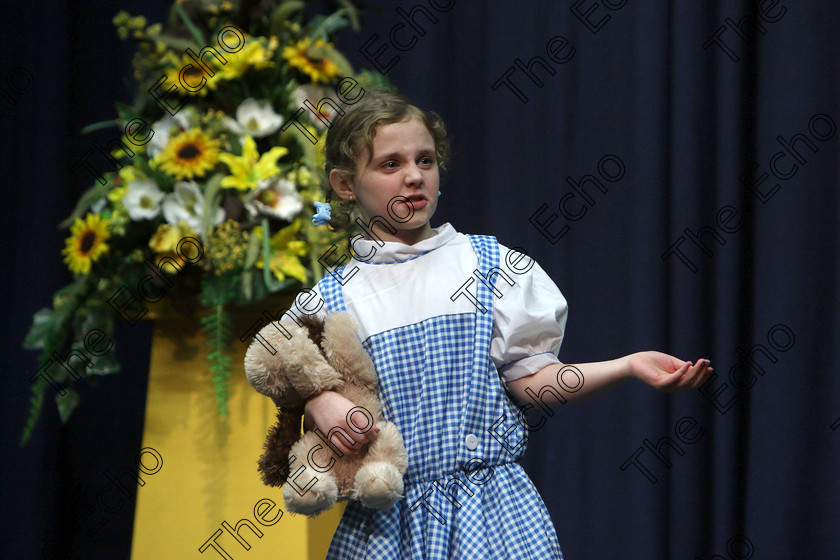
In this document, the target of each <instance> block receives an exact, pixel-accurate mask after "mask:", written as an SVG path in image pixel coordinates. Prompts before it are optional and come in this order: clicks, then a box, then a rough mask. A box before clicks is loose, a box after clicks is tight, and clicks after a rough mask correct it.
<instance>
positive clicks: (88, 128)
mask: <svg viewBox="0 0 840 560" xmlns="http://www.w3.org/2000/svg"><path fill="white" fill-rule="evenodd" d="M112 126H120V121H119V120H117V119H111V120H108V121H99V122H96V123H93V124H89V125H87V126H86V127H84V128H83V129H82V130H81V133H82V134H88V133H90V132H94V131H96V130H102V129H103V128H110V127H112Z"/></svg>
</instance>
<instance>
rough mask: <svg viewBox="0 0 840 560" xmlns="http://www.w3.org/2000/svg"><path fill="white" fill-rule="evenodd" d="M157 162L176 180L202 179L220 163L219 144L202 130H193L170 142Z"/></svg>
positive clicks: (156, 158) (156, 159)
mask: <svg viewBox="0 0 840 560" xmlns="http://www.w3.org/2000/svg"><path fill="white" fill-rule="evenodd" d="M155 161H156V163H158V164H159V165H160V167H161V169H163V170H164V171H166V172H167V173H169V174H170V175H172V176H174V177H175V178H176V179H179V180H184V179H193V178H196V177H202V176H204V174H205V173H207V172H208V171H210V170H211V169H213V166H214V165H216V163H217V162H218V161H219V143H218V141H216V140H213V139H212V138H210V136H209V135H208V134H207V133H206V132H204V131H203V130H201V129H200V128H191V129H190V130H187V131H185V132H182V133H181V134H179V135H178V136H176V137H175V138H173V139H172V140H170V141H169V144H167V145H166V147H165V148H164V149H163V151H162V152H161V153H160V154H159V155H158V156H157V157H155Z"/></svg>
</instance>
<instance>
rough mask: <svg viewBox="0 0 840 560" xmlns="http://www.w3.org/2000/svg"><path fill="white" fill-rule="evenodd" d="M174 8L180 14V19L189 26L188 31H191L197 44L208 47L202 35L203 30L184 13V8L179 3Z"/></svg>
mask: <svg viewBox="0 0 840 560" xmlns="http://www.w3.org/2000/svg"><path fill="white" fill-rule="evenodd" d="M174 7H175V13H177V14H178V17H180V18H181V21H183V22H184V25H186V26H187V29H189V31H190V35H192V36H193V39H195V42H196V43H198V44H199V45H206V44H207V43H206V42H205V41H204V35H202V33H201V30H200V29H199V28H198V27H196V26H195V24H194V23H193V22H192V20H191V19H190V16H188V15H187V12H185V11H184V8H183V6H181V4H180V3H179V2H176V3H175V6H174Z"/></svg>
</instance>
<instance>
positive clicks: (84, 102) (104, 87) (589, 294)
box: [0, 0, 840, 559]
mask: <svg viewBox="0 0 840 560" xmlns="http://www.w3.org/2000/svg"><path fill="white" fill-rule="evenodd" d="M120 7H123V8H125V9H127V10H129V11H131V12H132V13H142V14H144V15H146V16H147V17H149V18H150V19H152V20H155V19H157V20H160V19H161V18H162V17H163V14H164V13H165V11H166V7H167V6H166V3H164V2H122V3H121V5H120ZM117 9H118V7H116V6H114V5H113V4H112V3H108V2H101V3H84V4H82V3H79V4H78V5H77V4H69V5H66V4H65V5H61V4H59V3H37V2H36V3H32V4H21V5H19V6H17V7H15V8H12V9H10V10H8V11H7V14H6V17H5V18H3V21H2V25H3V26H4V30H5V33H4V37H5V38H6V41H5V42H4V52H5V53H6V54H5V56H4V57H3V61H2V64H0V94H2V95H0V102H2V106H0V111H2V114H1V115H0V127H2V133H3V134H2V136H3V151H2V155H3V158H4V163H3V169H4V179H5V181H6V183H5V186H4V189H3V192H4V196H5V199H4V200H5V204H4V208H6V209H7V212H5V219H4V220H2V227H3V239H4V244H3V251H4V255H5V259H4V266H3V267H2V270H3V272H2V273H3V275H4V288H5V289H4V295H5V298H6V301H5V302H4V304H3V308H2V312H3V321H2V325H3V329H4V332H6V336H4V337H3V341H2V343H3V345H4V350H5V356H7V357H8V358H9V360H10V363H8V364H7V367H6V371H7V374H6V376H5V379H6V380H7V381H8V383H9V385H8V386H7V390H6V391H4V392H3V404H4V406H3V407H2V414H3V424H4V426H5V427H6V429H5V430H4V435H3V461H2V471H0V474H2V484H3V499H2V500H0V508H2V509H0V511H2V516H3V518H4V519H6V520H7V521H6V523H5V524H4V525H5V529H6V532H5V534H4V536H3V537H2V539H3V540H2V543H0V546H2V548H3V550H4V551H7V552H6V553H7V554H8V555H9V556H10V557H19V558H40V557H42V556H41V555H42V550H43V549H44V547H45V546H46V549H47V550H48V552H49V554H51V556H46V557H49V558H73V557H79V558H126V557H127V556H128V551H129V548H130V535H131V520H132V513H133V507H134V502H133V500H132V499H131V498H130V497H128V496H126V503H125V507H124V508H122V509H121V510H120V511H117V512H115V513H114V514H112V515H110V516H108V518H107V519H106V523H105V524H104V525H102V527H101V529H100V530H99V531H98V532H97V534H96V536H95V537H90V538H89V537H87V536H85V533H84V532H83V531H84V528H83V527H82V521H84V522H86V523H88V524H89V525H90V526H94V525H95V524H96V522H97V520H98V518H97V517H95V516H93V515H88V516H87V519H82V520H81V521H80V517H82V516H81V515H80V514H79V508H80V507H82V506H81V505H80V504H83V503H84V502H85V501H86V500H87V501H88V502H90V501H91V500H92V499H93V498H94V497H95V495H96V492H97V491H98V489H99V488H100V487H101V486H103V485H106V484H107V483H108V478H107V477H106V474H104V471H105V470H106V469H110V471H109V472H112V473H113V472H116V471H117V470H119V469H120V468H121V467H124V466H125V467H128V466H129V465H131V464H133V462H134V457H135V455H136V453H137V451H138V450H139V448H140V434H141V432H142V420H143V419H142V416H143V406H144V398H145V397H144V390H145V376H146V371H147V368H148V345H149V339H150V333H149V329H148V326H140V325H138V326H136V327H132V328H126V329H124V331H125V332H118V336H119V339H118V342H119V343H120V347H119V352H120V360H121V362H122V363H123V364H124V371H123V372H122V373H120V374H119V375H117V376H114V377H113V378H110V379H109V378H106V379H103V380H102V383H100V384H99V386H97V387H95V388H92V389H91V390H89V391H87V392H86V393H85V394H84V395H83V398H84V400H85V402H84V403H83V405H82V407H81V408H80V410H79V411H78V413H77V415H76V416H75V417H74V418H73V419H72V420H71V422H70V423H69V424H68V425H66V426H62V425H61V424H60V422H59V421H58V418H57V414H56V413H55V411H54V410H53V409H54V407H53V406H52V403H51V402H48V403H47V406H46V407H45V414H44V418H43V419H42V424H41V425H40V426H39V428H38V431H37V433H36V436H35V438H34V439H33V441H32V442H31V443H30V445H29V446H27V447H26V448H24V449H23V450H19V449H17V447H16V439H17V437H18V435H19V433H20V425H21V418H22V417H23V414H24V411H25V410H26V408H27V403H26V399H27V395H28V389H29V387H28V381H27V378H28V377H29V375H31V373H32V372H33V370H34V368H35V367H37V366H36V360H35V355H34V353H28V352H23V351H22V350H21V349H20V345H21V341H22V339H23V335H24V334H25V331H26V330H27V328H28V326H29V323H30V320H31V314H32V313H33V312H34V311H35V310H37V309H38V308H40V307H44V306H46V305H48V304H49V301H50V297H51V294H52V293H53V292H54V291H55V290H56V289H57V288H58V287H60V286H62V285H63V284H65V283H66V281H67V280H68V279H69V277H68V275H67V273H66V271H65V269H64V267H63V266H62V264H61V261H60V259H59V258H58V254H59V251H60V249H61V246H62V243H63V241H62V240H63V237H64V233H63V232H60V231H58V230H57V229H56V228H55V227H54V224H56V223H57V222H58V221H59V220H60V219H62V218H63V217H64V216H66V215H67V214H68V213H69V211H70V209H71V207H72V204H73V202H74V201H75V199H76V197H77V196H78V194H79V193H80V192H81V191H82V190H83V189H85V188H86V187H87V186H88V184H87V183H88V182H89V177H86V176H85V175H84V172H81V173H80V172H79V171H78V170H75V171H74V170H73V169H72V162H73V161H74V158H77V157H79V156H80V155H81V153H83V151H84V150H86V149H88V148H89V146H90V145H91V143H92V142H93V140H95V139H96V136H95V135H93V136H90V135H89V136H84V137H82V136H79V134H78V131H79V128H80V127H81V126H83V125H84V124H87V123H89V122H93V121H97V120H104V119H107V118H112V117H113V102H114V101H116V100H128V99H129V98H130V95H131V89H130V85H126V84H125V83H124V80H125V79H127V78H130V76H131V67H130V58H131V50H130V48H129V47H128V45H125V44H123V43H121V42H120V41H119V40H118V39H117V38H116V37H115V33H114V31H113V27H112V26H111V24H110V20H111V18H112V17H113V15H114V13H115V12H116V11H117ZM310 9H313V10H316V9H318V5H317V4H316V5H313V6H312V7H311V8H310ZM409 20H411V21H409ZM838 24H840V6H838V5H836V4H834V3H828V2H815V1H810V0H809V1H805V2H795V3H794V2H787V1H785V0H763V1H761V2H745V1H735V0H722V1H720V2H713V3H707V2H663V1H653V2H639V1H636V2H633V1H629V0H563V1H552V2H548V1H544V2H543V1H531V2H501V1H490V2H479V1H465V0H460V1H454V0H427V1H426V2H422V3H420V2H417V3H412V2H394V3H384V2H377V3H374V4H373V5H371V6H369V9H368V12H367V15H366V16H365V19H363V27H362V30H361V31H360V32H358V33H354V32H351V31H347V32H342V33H341V35H340V38H339V44H338V46H339V47H340V48H341V49H342V50H343V51H344V52H346V53H348V54H349V57H350V59H351V61H352V62H353V63H354V65H355V66H356V67H370V68H374V67H377V66H378V67H379V69H380V70H381V71H383V72H387V77H388V78H389V79H391V80H392V81H393V82H394V83H395V84H396V85H397V86H398V87H399V88H400V90H401V91H403V92H404V93H406V94H407V95H408V96H409V97H411V98H412V99H413V100H414V101H415V102H416V103H418V104H419V105H421V106H423V107H426V108H430V109H433V110H435V111H437V112H438V113H440V114H441V115H442V116H443V118H444V120H445V122H446V123H447V125H448V128H449V130H450V132H451V136H452V140H453V147H454V161H453V165H452V166H451V169H450V171H449V172H448V173H447V174H446V176H445V177H444V180H443V183H442V187H441V190H442V191H443V193H444V195H443V198H442V199H441V205H440V207H439V210H438V213H437V215H436V216H435V219H434V220H433V222H432V225H435V226H436V225H439V224H441V223H443V222H446V221H449V222H451V223H452V224H453V225H454V226H455V227H456V228H457V229H458V230H460V231H462V232H466V233H485V234H493V235H496V236H497V237H498V239H499V240H500V241H501V242H502V243H504V244H505V245H508V246H510V247H520V248H522V249H524V250H525V251H527V252H528V254H529V255H530V256H532V257H533V258H534V259H536V260H537V262H539V263H540V265H541V266H542V267H543V268H544V269H545V270H546V271H547V272H548V273H549V274H550V276H551V277H552V278H553V279H554V280H555V282H556V283H557V285H558V286H559V287H560V289H561V291H562V292H563V294H564V295H565V296H566V298H567V300H568V302H569V308H570V312H569V320H568V325H567V335H566V338H565V341H564V343H563V346H562V348H561V352H560V358H561V360H563V361H564V362H568V363H575V362H587V361H599V360H605V359H610V358H613V357H618V356H620V355H623V354H627V353H631V352H634V351H638V350H647V349H658V350H661V351H664V352H668V353H672V354H675V355H677V356H680V357H682V358H685V359H696V358H698V357H709V358H710V359H711V360H712V362H713V365H714V366H715V369H716V373H717V375H716V377H715V378H714V379H713V380H711V381H710V382H709V383H708V384H707V385H706V386H704V387H703V388H702V389H701V390H695V391H691V392H684V393H679V394H676V395H666V394H661V393H657V392H656V391H654V390H653V389H650V388H648V387H645V386H643V385H642V384H640V383H638V382H629V383H626V384H624V385H622V386H620V387H619V388H617V389H614V390H612V391H610V392H608V393H605V394H602V395H599V396H597V397H594V398H593V399H590V400H588V401H583V402H580V403H575V404H571V405H567V406H565V407H562V408H561V409H560V410H557V411H556V412H555V414H554V415H553V416H552V417H550V418H547V422H546V424H545V426H544V427H543V428H542V429H540V430H539V431H537V432H535V433H533V434H532V438H531V441H530V443H529V451H528V453H527V454H526V456H525V459H524V461H523V463H524V465H525V468H526V470H527V471H528V472H529V474H530V475H531V477H532V478H533V479H534V481H535V483H536V484H537V486H538V488H539V490H540V492H541V494H542V496H543V498H544V500H545V502H546V504H547V506H548V509H549V511H550V513H551V515H552V518H553V520H554V523H555V525H556V528H557V533H558V536H559V540H560V544H561V546H562V548H563V550H564V553H565V554H566V556H567V557H568V558H599V559H601V558H615V559H625V558H642V559H658V558H686V559H695V558H702V559H707V558H731V559H736V558H741V559H743V558H780V559H782V558H784V559H787V558H833V557H837V556H838V555H840V543H838V540H837V537H836V535H838V534H840V503H838V501H837V499H836V497H837V496H838V495H840V483H839V482H838V479H837V473H839V472H840V377H838V371H837V366H836V364H835V363H834V357H835V356H836V355H838V354H840V331H838V321H840V303H838V297H837V291H838V288H839V287H840V278H838V258H839V257H838V240H839V239H840V228H838V225H837V220H838V218H840V204H838V182H839V180H840V178H839V177H838V173H840V165H838V164H840V161H838V154H840V150H839V149H838V140H839V139H840V134H838V131H837V125H838V123H840V91H838V77H840V48H838V47H840V43H838V40H837V38H836V34H837V29H838ZM18 68H22V69H23V71H21V70H19V69H18ZM27 74H28V76H30V77H31V82H32V83H31V88H29V90H28V91H25V92H24V90H27V87H26V86H27V84H28V83H29V82H28V81H27V80H28V78H27ZM10 80H11V81H10ZM16 92H23V93H16ZM104 137H105V138H107V137H108V134H107V133H106V134H104ZM71 550H74V551H75V552H71ZM73 554H75V555H76V556H73Z"/></svg>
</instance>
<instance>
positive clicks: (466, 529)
mask: <svg viewBox="0 0 840 560" xmlns="http://www.w3.org/2000/svg"><path fill="white" fill-rule="evenodd" d="M469 239H470V242H471V243H472V246H473V249H474V250H475V252H476V254H477V256H478V263H479V271H480V272H481V274H482V276H483V277H484V278H494V277H495V275H494V276H492V277H488V274H489V273H490V271H491V270H492V269H493V268H494V267H496V266H498V262H499V246H498V243H497V242H496V239H495V238H494V237H489V236H477V235H470V236H469ZM371 266H373V265H371ZM377 266H388V264H387V263H385V264H380V265H377ZM343 269H344V267H343V266H342V267H339V268H337V269H336V270H335V271H334V273H335V274H336V275H337V276H338V277H341V276H340V275H341V274H342V273H343ZM353 281H356V280H355V279H354V280H353ZM415 281H417V282H423V281H429V279H428V278H417V279H416V280H415ZM491 281H492V280H491ZM473 286H475V287H477V292H478V293H477V294H476V298H477V300H478V301H479V302H480V303H481V304H482V305H484V307H485V309H486V312H484V313H482V312H481V311H480V310H479V309H476V310H475V312H474V313H458V314H448V315H446V314H444V315H440V316H436V317H431V318H428V319H425V320H423V321H421V322H419V323H416V324H410V325H404V326H402V327H399V328H394V329H391V330H388V331H385V332H382V333H378V334H374V335H371V336H370V337H369V338H368V339H367V340H365V341H363V345H364V347H365V349H366V350H367V351H368V353H369V354H370V355H371V358H372V359H373V362H374V364H375V366H376V371H377V373H378V375H379V379H380V399H381V401H382V408H383V414H384V416H385V419H386V420H390V421H392V422H394V423H395V424H396V425H397V427H398V428H399V430H400V433H401V434H402V437H403V440H404V441H405V446H406V449H407V451H408V469H407V471H406V474H405V478H404V482H405V493H404V494H405V498H404V499H402V500H400V501H398V502H397V503H396V504H394V506H393V507H392V508H391V509H390V510H388V511H386V512H379V511H376V510H373V509H369V508H366V507H364V506H362V505H361V503H360V502H358V501H351V502H349V503H348V505H347V508H346V510H345V512H344V515H343V517H342V519H341V522H340V524H339V526H338V529H337V530H336V533H335V536H334V537H333V540H332V543H331V545H330V549H329V553H328V555H327V559H328V560H351V559H352V560H362V559H368V560H403V559H418V560H419V559H424V560H426V559H435V560H437V559H440V560H452V559H462V560H466V559H476V560H478V559H481V560H494V559H498V560H512V559H528V560H543V559H546V560H547V559H552V560H557V559H561V560H562V557H563V556H562V553H561V551H560V546H559V544H558V542H557V536H556V534H555V531H554V526H553V525H552V523H551V518H550V517H549V515H548V511H547V510H546V508H545V504H544V503H543V501H542V498H540V496H539V494H538V493H537V490H536V488H534V485H533V483H532V482H531V480H530V479H529V478H528V476H527V475H526V474H525V471H524V470H523V469H522V467H521V466H520V465H519V464H518V463H516V462H515V461H516V459H517V458H518V457H520V456H521V455H522V454H523V453H524V452H525V446H526V437H527V435H526V432H525V429H524V427H523V426H522V424H520V422H519V421H518V420H517V415H518V414H519V412H518V410H517V409H516V408H515V407H514V406H513V404H512V403H511V402H510V400H509V398H508V397H507V395H506V393H505V390H504V389H503V387H502V384H501V380H500V378H499V374H498V372H497V370H496V367H495V365H494V364H493V361H492V359H491V358H490V341H491V338H492V335H493V294H492V292H491V291H490V289H489V288H488V287H487V286H486V285H485V284H484V283H482V282H474V283H473ZM319 288H320V291H321V294H322V296H323V298H324V301H325V303H326V307H327V311H329V312H335V311H345V310H346V309H345V305H344V299H343V296H342V290H341V285H340V284H339V282H338V281H336V280H335V278H334V277H333V276H332V275H327V276H325V277H324V278H323V279H322V280H321V281H320V283H319ZM370 288H371V289H375V288H376V287H375V286H371V287H370ZM406 304H407V305H410V302H406ZM444 311H445V310H444Z"/></svg>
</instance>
